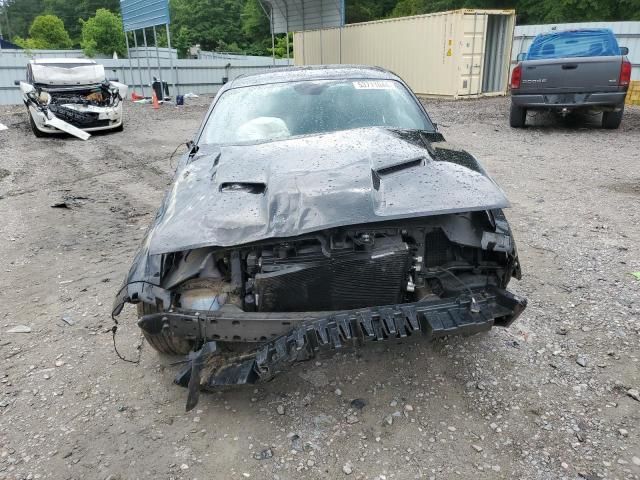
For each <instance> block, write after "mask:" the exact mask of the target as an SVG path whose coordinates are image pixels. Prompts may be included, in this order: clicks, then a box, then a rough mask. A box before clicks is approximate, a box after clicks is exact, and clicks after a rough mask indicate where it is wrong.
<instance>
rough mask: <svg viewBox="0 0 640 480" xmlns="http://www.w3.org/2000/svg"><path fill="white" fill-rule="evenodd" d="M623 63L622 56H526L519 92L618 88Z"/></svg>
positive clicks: (587, 90) (582, 90)
mask: <svg viewBox="0 0 640 480" xmlns="http://www.w3.org/2000/svg"><path fill="white" fill-rule="evenodd" d="M621 63H622V57H621V56H612V57H583V58H580V57H577V58H555V59H545V60H527V61H524V62H523V63H522V81H521V84H520V93H523V94H524V93H572V92H580V93H592V92H613V91H617V89H618V78H619V76H620V65H621Z"/></svg>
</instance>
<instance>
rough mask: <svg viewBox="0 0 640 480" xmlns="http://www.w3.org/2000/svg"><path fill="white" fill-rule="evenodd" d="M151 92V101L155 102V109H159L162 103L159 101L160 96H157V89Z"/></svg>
mask: <svg viewBox="0 0 640 480" xmlns="http://www.w3.org/2000/svg"><path fill="white" fill-rule="evenodd" d="M152 92H153V93H152V94H151V103H153V109H154V110H157V109H159V108H160V103H158V97H157V96H156V91H155V90H152Z"/></svg>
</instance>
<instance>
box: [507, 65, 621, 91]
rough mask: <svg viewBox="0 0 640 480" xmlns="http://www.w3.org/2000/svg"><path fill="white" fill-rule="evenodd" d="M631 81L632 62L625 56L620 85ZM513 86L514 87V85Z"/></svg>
mask: <svg viewBox="0 0 640 480" xmlns="http://www.w3.org/2000/svg"><path fill="white" fill-rule="evenodd" d="M629 82H631V62H630V61H629V60H627V59H626V58H624V59H623V60H622V65H620V80H619V81H618V85H622V86H626V85H629ZM512 88H513V87H512Z"/></svg>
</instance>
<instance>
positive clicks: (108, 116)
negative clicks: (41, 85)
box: [28, 103, 122, 134]
mask: <svg viewBox="0 0 640 480" xmlns="http://www.w3.org/2000/svg"><path fill="white" fill-rule="evenodd" d="M28 108H29V114H30V115H31V118H32V119H33V123H34V124H35V126H36V128H37V129H38V130H40V131H41V132H44V133H48V134H62V133H65V132H62V131H60V130H58V129H57V128H55V127H51V126H49V125H47V117H46V116H45V114H44V113H42V112H41V111H39V110H37V109H35V108H33V107H32V106H28ZM76 108H78V110H73V109H72V108H70V107H69V106H67V107H66V110H67V112H73V113H74V114H75V116H71V115H60V114H59V112H53V113H54V114H55V115H56V116H58V117H59V118H61V119H62V120H64V121H66V122H67V123H70V124H71V125H73V126H74V127H77V128H80V129H81V130H84V131H85V132H98V131H101V130H112V129H114V128H118V127H120V125H122V103H120V104H119V105H118V106H117V107H91V108H89V107H86V106H83V105H78V106H77V107H76Z"/></svg>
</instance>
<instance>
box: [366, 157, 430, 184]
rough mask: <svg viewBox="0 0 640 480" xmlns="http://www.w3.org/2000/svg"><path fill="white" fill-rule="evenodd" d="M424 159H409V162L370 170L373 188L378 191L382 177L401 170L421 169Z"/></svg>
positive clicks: (405, 161)
mask: <svg viewBox="0 0 640 480" xmlns="http://www.w3.org/2000/svg"><path fill="white" fill-rule="evenodd" d="M425 162H426V159H425V158H424V157H417V158H411V159H409V160H403V161H401V162H397V163H393V164H391V165H386V166H384V167H381V168H378V169H372V170H371V179H372V181H373V188H375V189H376V190H380V181H381V180H382V177H384V176H387V175H393V174H394V173H398V172H401V171H403V170H409V169H411V168H415V167H422V166H424V165H425Z"/></svg>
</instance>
